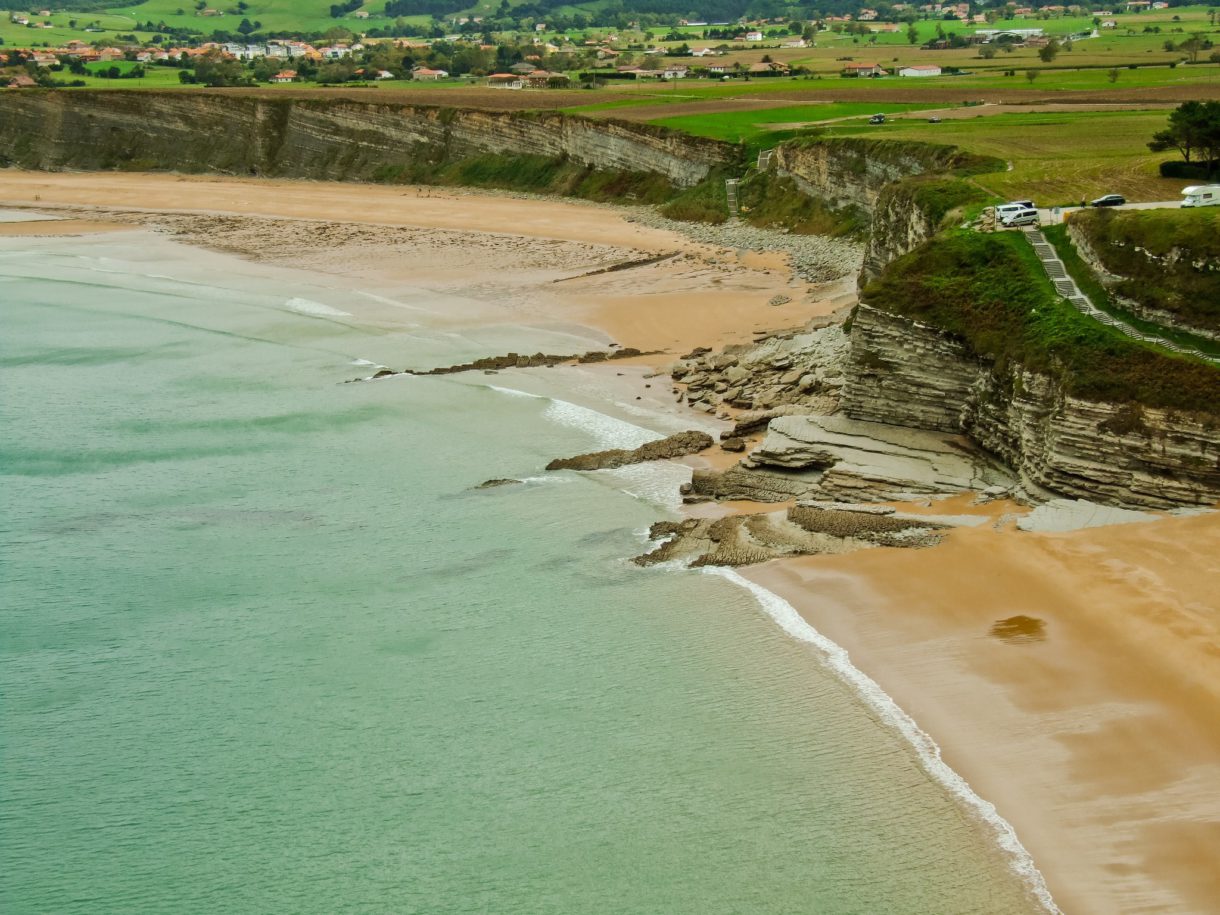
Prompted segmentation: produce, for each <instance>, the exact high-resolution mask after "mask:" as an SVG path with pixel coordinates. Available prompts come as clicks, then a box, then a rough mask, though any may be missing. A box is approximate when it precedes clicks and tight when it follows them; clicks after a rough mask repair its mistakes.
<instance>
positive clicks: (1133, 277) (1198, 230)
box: [1072, 208, 1220, 330]
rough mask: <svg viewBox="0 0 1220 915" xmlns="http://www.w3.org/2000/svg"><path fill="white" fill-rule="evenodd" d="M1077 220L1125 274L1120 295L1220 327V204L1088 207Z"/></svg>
mask: <svg viewBox="0 0 1220 915" xmlns="http://www.w3.org/2000/svg"><path fill="white" fill-rule="evenodd" d="M1072 225H1073V227H1075V228H1076V229H1077V230H1079V231H1080V232H1082V233H1084V236H1085V237H1086V238H1087V239H1088V240H1089V246H1090V247H1091V248H1092V249H1093V251H1094V252H1095V253H1096V254H1097V256H1098V257H1099V258H1100V259H1101V261H1102V264H1103V265H1104V266H1105V268H1106V270H1108V271H1109V272H1110V273H1112V274H1115V275H1116V276H1120V277H1122V278H1123V279H1122V280H1120V281H1119V282H1118V283H1116V284H1115V285H1114V292H1115V293H1117V294H1118V295H1119V296H1123V297H1125V298H1129V299H1132V300H1134V301H1136V302H1138V303H1139V304H1141V305H1143V306H1145V307H1147V308H1155V309H1158V310H1160V311H1167V312H1169V313H1171V314H1174V315H1177V316H1178V317H1180V318H1181V319H1182V320H1183V321H1184V322H1186V323H1188V324H1191V325H1194V326H1195V327H1205V328H1207V329H1209V330H1220V209H1214V208H1207V209H1187V210H1125V211H1121V212H1108V211H1105V210H1087V211H1084V212H1081V213H1076V214H1074V215H1073V217H1072Z"/></svg>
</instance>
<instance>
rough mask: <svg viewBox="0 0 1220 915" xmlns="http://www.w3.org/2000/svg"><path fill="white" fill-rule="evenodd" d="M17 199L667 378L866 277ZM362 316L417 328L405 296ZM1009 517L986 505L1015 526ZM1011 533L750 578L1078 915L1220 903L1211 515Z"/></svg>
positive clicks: (151, 180) (401, 208) (622, 229)
mask: <svg viewBox="0 0 1220 915" xmlns="http://www.w3.org/2000/svg"><path fill="white" fill-rule="evenodd" d="M4 206H16V207H23V208H42V209H45V210H46V211H47V212H52V213H57V214H58V215H61V216H63V217H65V218H64V220H63V224H68V223H70V224H71V226H72V227H73V229H74V230H77V231H79V230H81V229H80V227H81V225H82V222H81V221H95V220H96V221H100V222H102V223H104V224H105V225H106V226H123V225H132V224H136V225H143V226H151V227H154V228H156V229H157V230H158V231H164V232H168V233H170V234H172V235H173V236H175V237H177V238H180V239H181V240H183V241H186V242H189V243H193V244H201V245H206V246H209V247H212V248H216V249H219V250H224V251H229V252H232V253H236V254H240V255H242V256H245V257H249V258H252V259H258V260H262V261H265V262H269V263H272V264H276V265H279V266H285V267H294V266H299V267H301V268H308V269H310V270H314V271H319V272H321V273H325V274H330V275H332V276H334V277H336V281H337V282H340V281H343V280H344V279H347V280H359V285H360V288H362V289H371V290H375V291H377V292H378V294H379V295H381V296H382V297H383V298H384V299H385V300H387V301H390V302H392V301H393V297H394V292H395V290H396V289H398V290H400V289H403V288H406V287H414V288H425V289H428V290H431V291H434V292H437V293H441V294H444V295H446V296H448V297H449V298H447V299H446V302H447V303H448V305H447V306H446V309H447V310H446V311H445V313H444V314H442V315H435V316H433V318H437V319H439V320H441V321H442V322H443V321H451V322H453V323H454V324H455V325H463V324H465V325H473V324H478V323H480V322H482V323H486V322H500V323H506V324H507V323H513V324H537V325H546V326H550V327H556V328H562V327H565V326H568V327H572V328H582V329H584V328H593V329H595V332H597V333H600V334H602V335H603V336H604V337H605V339H606V341H607V342H610V341H613V342H616V343H620V344H622V345H624V346H634V347H638V348H640V349H646V350H659V351H662V352H663V353H665V354H666V355H664V356H658V357H652V358H651V359H650V360H649V362H650V364H651V365H653V366H660V365H663V364H665V363H667V362H669V361H671V359H672V357H673V356H675V355H678V354H680V353H683V352H686V351H687V350H689V349H691V348H693V347H695V346H710V347H718V346H723V345H725V344H726V343H731V342H738V341H747V340H749V339H751V337H752V335H753V333H754V332H755V331H757V330H760V329H765V328H778V327H793V326H797V325H800V324H802V323H804V322H806V321H808V320H809V319H810V318H813V317H816V316H820V315H826V314H829V313H832V312H834V311H836V310H838V309H839V308H841V307H842V306H843V305H844V304H846V303H849V302H850V300H851V290H852V289H853V288H854V276H852V277H847V278H845V279H844V280H843V281H840V282H838V283H829V284H825V285H822V286H815V285H811V284H809V283H805V282H802V281H799V280H797V279H795V278H794V277H793V275H792V274H791V272H790V271H789V270H788V269H787V268H786V267H785V265H784V263H783V259H782V258H781V257H778V256H775V255H757V254H745V253H742V252H738V251H733V250H727V249H717V248H714V247H711V246H707V245H701V244H696V243H694V242H692V241H691V240H690V239H688V238H686V237H685V236H682V235H680V234H677V233H673V232H668V231H664V230H660V229H654V228H649V227H646V226H643V225H640V224H638V223H634V222H630V221H628V220H627V219H626V218H625V215H624V214H625V212H626V211H623V210H618V209H615V208H612V207H605V206H597V205H591V204H584V203H580V202H572V201H552V200H535V199H520V198H515V197H509V196H501V195H485V194H476V193H454V192H449V191H444V192H438V191H436V190H424V189H419V188H399V187H395V188H385V187H376V186H366V185H345V184H321V183H316V182H297V181H259V180H253V179H220V178H212V177H208V178H201V177H182V176H175V175H139V174H43V173H37V174H35V173H23V172H16V171H12V170H0V207H4ZM32 225H36V224H35V223H13V224H9V225H7V226H4V227H0V228H4V229H7V230H11V232H10V234H13V233H16V232H33V231H34V230H33V229H31V228H30V226H32ZM44 225H45V224H44ZM61 225H62V224H61ZM51 231H53V230H51ZM610 268H615V269H610ZM776 297H784V298H787V299H788V301H786V302H784V303H783V304H781V305H778V306H776V305H772V304H770V302H772V301H774V300H775V299H776ZM352 310H353V312H356V313H357V314H358V315H359V316H360V317H362V318H363V317H366V316H367V317H369V318H370V319H372V320H375V321H384V322H386V323H387V324H394V323H404V322H406V321H407V320H408V319H409V316H408V315H405V314H404V313H403V312H401V311H397V310H395V308H394V307H393V305H392V304H391V305H386V304H384V303H383V304H381V305H372V304H367V303H366V304H365V305H362V310H361V311H357V309H355V308H353V309H352ZM646 374H647V372H646V371H645V370H644V369H643V368H641V367H637V368H636V369H635V370H634V372H633V373H632V377H635V378H638V379H640V380H639V383H640V384H643V383H644V382H643V378H644V377H645V375H646ZM658 388H659V389H661V390H662V391H663V392H665V395H666V396H668V389H669V385H668V379H662V380H658V381H656V382H654V383H653V384H652V390H650V391H649V394H648V396H649V397H650V398H653V397H657V396H659V394H658V390H656V389H658ZM701 418H702V419H703V420H706V419H707V417H701ZM698 460H704V459H702V458H699V459H692V461H691V462H692V463H693V462H696V461H698ZM714 460H715V461H717V462H721V461H723V460H724V458H723V456H722V455H719V454H717V455H716V457H715V458H714ZM731 508H732V507H730V509H731ZM949 508H950V509H952V510H959V509H961V508H965V506H964V505H962V506H957V505H952V506H950V507H949ZM1002 508H1003V507H1002V506H989V507H988V509H987V510H988V511H990V512H991V513H992V514H993V515H994V516H995V517H996V519H997V520H998V518H999V516H1000V513H1001V510H1002ZM946 510H948V509H946ZM999 527H1000V529H997V525H994V524H987V525H983V526H981V527H979V528H972V529H961V530H956V531H953V532H952V534H951V535H950V536H949V537H948V539H947V541H946V542H945V543H944V544H942V545H940V546H938V547H935V548H932V549H919V550H897V549H884V548H881V549H872V550H865V551H862V552H858V553H853V554H850V555H842V556H821V557H808V558H803V559H795V560H783V561H778V562H772V563H769V564H766V565H763V566H757V567H753V568H750V569H745V570H743V572H744V573H745V574H746V575H747V576H748V577H749V578H751V579H752V580H754V581H756V582H758V583H760V584H762V585H763V586H765V587H767V588H768V589H770V590H773V591H774V592H776V593H777V594H780V595H781V596H783V597H784V598H785V599H787V600H789V601H790V602H791V603H792V604H793V605H794V606H795V607H796V608H797V609H798V611H799V612H800V613H801V614H802V615H803V616H804V617H805V618H806V619H807V620H808V621H809V622H810V623H811V624H812V625H813V626H815V627H816V628H817V629H818V630H819V631H821V632H822V633H823V634H825V635H826V636H827V637H829V638H830V639H832V640H834V641H835V642H837V643H838V644H840V645H842V646H844V647H845V648H847V649H848V651H849V652H850V653H851V656H852V659H853V661H854V662H855V664H856V665H857V666H858V667H859V668H861V669H862V670H863V671H864V672H865V673H866V674H868V675H869V676H870V677H872V678H873V679H874V680H875V681H877V683H879V684H880V686H881V687H882V688H883V689H885V690H886V692H888V693H889V694H890V695H891V696H892V697H894V699H895V700H896V701H897V702H898V704H899V705H900V706H902V708H903V709H905V710H906V711H907V712H908V713H910V714H911V715H912V716H913V717H914V718H915V720H916V721H917V722H918V723H919V724H920V726H921V727H923V728H924V730H926V731H927V732H928V733H929V734H930V735H931V736H932V738H933V739H935V740H936V741H937V743H938V744H939V745H940V746H941V748H942V751H943V754H944V758H945V760H946V761H947V762H948V763H949V765H950V766H952V767H953V768H954V769H955V770H957V771H958V772H959V773H961V774H962V775H963V776H964V777H965V778H966V780H967V781H968V782H969V783H970V785H971V786H972V787H973V788H974V789H975V790H976V791H977V792H978V793H979V794H980V795H981V796H982V797H984V798H986V799H987V800H989V801H991V802H993V803H994V804H995V805H996V806H997V808H998V810H999V812H1000V813H1001V815H1003V816H1004V817H1005V818H1006V819H1007V820H1008V821H1009V822H1010V823H1012V825H1013V826H1014V827H1015V829H1016V831H1017V834H1018V836H1019V837H1020V839H1021V841H1022V842H1023V843H1024V845H1025V847H1026V848H1027V849H1028V850H1029V851H1030V853H1031V854H1032V855H1033V858H1034V860H1035V861H1036V863H1037V864H1038V866H1039V868H1040V869H1041V870H1042V872H1043V874H1044V876H1045V878H1046V881H1047V883H1048V885H1049V887H1050V890H1051V892H1052V894H1053V895H1054V897H1055V900H1056V902H1057V903H1058V904H1059V906H1060V907H1061V908H1062V909H1063V910H1064V911H1065V912H1069V913H1072V915H1075V913H1111V912H1132V913H1134V912H1216V911H1220V903H1217V900H1220V868H1217V866H1216V862H1217V861H1220V600H1218V599H1217V596H1216V592H1217V589H1216V586H1215V583H1216V581H1217V580H1220V516H1217V515H1215V514H1211V515H1202V516H1195V517H1173V518H1171V517H1166V518H1163V519H1160V520H1157V521H1154V522H1149V523H1139V524H1130V525H1122V526H1114V527H1107V528H1097V529H1090V530H1084V531H1077V532H1073V533H1067V534H1034V533H1026V532H1020V531H1017V530H1015V529H1014V528H1012V526H1011V525H1010V524H1003V525H999ZM997 624H998V625H997Z"/></svg>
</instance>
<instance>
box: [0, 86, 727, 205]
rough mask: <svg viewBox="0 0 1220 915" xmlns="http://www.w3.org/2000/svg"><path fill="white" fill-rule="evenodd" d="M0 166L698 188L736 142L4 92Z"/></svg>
mask: <svg viewBox="0 0 1220 915" xmlns="http://www.w3.org/2000/svg"><path fill="white" fill-rule="evenodd" d="M0 119H2V120H3V123H4V130H3V131H0V164H15V165H20V166H24V167H27V168H39V169H58V168H81V169H125V170H154V169H174V170H179V171H192V172H202V171H213V172H222V173H227V174H239V175H250V174H257V175H267V176H283V177H297V178H324V179H335V180H368V179H375V178H378V177H382V176H384V175H386V174H388V173H393V171H394V169H396V168H399V167H402V166H403V165H404V164H405V163H409V162H411V161H412V160H416V159H419V158H420V157H430V158H432V159H442V158H446V159H460V158H463V157H467V156H472V155H478V154H481V153H501V154H508V155H530V156H545V157H553V158H559V157H562V158H566V159H570V160H572V161H575V162H578V163H581V164H583V165H587V166H591V167H594V168H598V169H605V170H616V171H630V172H642V173H650V174H659V175H661V176H663V177H664V178H666V179H667V180H668V181H670V182H671V183H672V184H674V185H676V186H679V187H686V186H690V185H694V184H697V183H698V182H699V181H701V180H703V179H704V178H705V177H706V176H707V175H708V173H709V172H710V171H711V170H712V169H713V168H715V167H717V166H720V165H724V164H726V163H729V162H731V161H734V160H735V158H736V157H737V155H738V153H737V149H736V147H734V146H731V145H729V144H725V143H719V142H717V141H714V140H705V139H701V138H697V137H690V136H687V135H685V134H680V133H677V132H674V131H667V130H663V129H659V128H655V127H651V126H649V125H640V124H630V123H625V122H614V121H593V120H589V119H585V118H577V117H569V116H566V115H563V114H559V113H557V112H505V111H484V110H466V109H461V110H459V109H451V108H439V107H421V106H407V105H396V104H378V103H377V102H376V101H372V100H370V101H369V102H361V101H354V100H350V99H302V98H275V97H274V96H269V95H252V94H242V93H232V92H229V93H223V92H204V91H191V92H172V91H167V92H105V91H99V92H91V91H81V92H54V91H26V92H9V93H4V94H3V96H0Z"/></svg>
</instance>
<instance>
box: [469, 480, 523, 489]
mask: <svg viewBox="0 0 1220 915" xmlns="http://www.w3.org/2000/svg"><path fill="white" fill-rule="evenodd" d="M520 482H521V481H520V480H514V479H510V478H506V479H497V480H484V481H483V482H482V483H480V484H479V485H478V486H476V487H475V489H495V488H496V487H497V486H512V485H513V484H514V483H520Z"/></svg>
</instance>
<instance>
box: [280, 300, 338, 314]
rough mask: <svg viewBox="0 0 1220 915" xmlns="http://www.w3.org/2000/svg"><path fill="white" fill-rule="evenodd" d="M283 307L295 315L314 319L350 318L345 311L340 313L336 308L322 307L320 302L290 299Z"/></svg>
mask: <svg viewBox="0 0 1220 915" xmlns="http://www.w3.org/2000/svg"><path fill="white" fill-rule="evenodd" d="M284 305H285V306H286V307H287V308H289V309H291V310H292V311H295V312H296V313H297V314H302V315H310V316H311V317H315V318H350V317H351V314H350V313H348V312H346V311H340V310H339V309H337V308H331V307H330V306H329V305H323V304H322V303H321V302H315V301H314V300H313V299H301V298H295V297H294V298H291V299H289V300H288V301H287V302H285V303H284Z"/></svg>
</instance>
